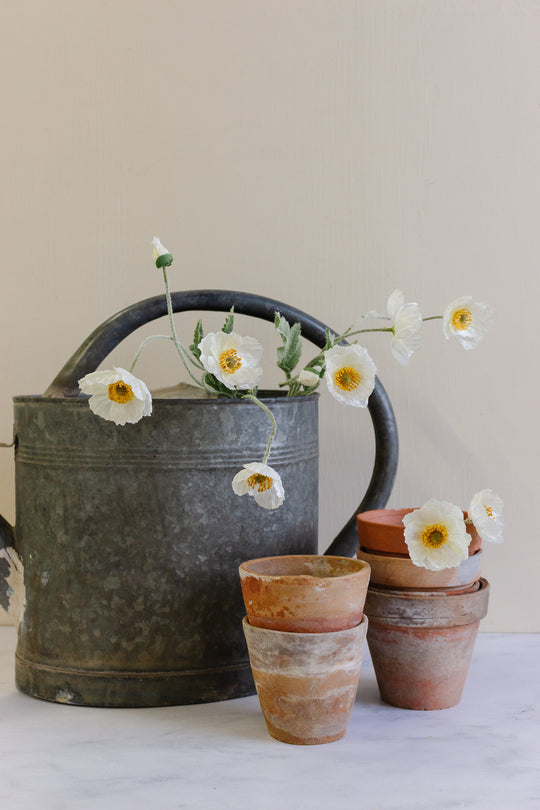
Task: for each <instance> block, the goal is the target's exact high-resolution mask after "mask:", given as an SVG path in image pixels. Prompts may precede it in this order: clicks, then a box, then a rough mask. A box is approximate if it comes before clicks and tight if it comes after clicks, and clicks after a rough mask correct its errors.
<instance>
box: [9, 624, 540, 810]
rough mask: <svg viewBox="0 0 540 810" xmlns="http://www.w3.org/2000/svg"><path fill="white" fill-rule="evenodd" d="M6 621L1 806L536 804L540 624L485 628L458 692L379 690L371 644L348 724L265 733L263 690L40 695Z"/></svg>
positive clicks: (201, 809) (308, 809)
mask: <svg viewBox="0 0 540 810" xmlns="http://www.w3.org/2000/svg"><path fill="white" fill-rule="evenodd" d="M14 648H15V631H14V630H13V629H12V628H8V627H1V628H0V808H2V810H4V808H6V810H7V808H16V810H27V808H28V809H29V808H32V810H34V808H38V809H39V810H90V809H91V810H94V809H97V808H99V810H139V808H140V810H142V808H145V810H146V808H152V810H169V809H171V810H172V809H173V808H174V810H176V809H177V808H178V810H180V808H182V809H183V808H186V809H187V810H214V808H215V810H218V809H219V810H243V809H244V808H251V810H318V809H319V808H332V810H349V808H350V810H353V808H354V810H409V809H410V810H413V808H414V810H423V808H430V810H431V809H432V808H437V810H454V808H482V810H499V808H500V810H526V809H528V808H530V810H532V809H533V808H534V810H538V808H540V716H539V698H540V678H539V673H540V635H502V634H493V635H491V634H480V635H479V636H478V639H477V642H476V647H475V652H474V655H473V661H472V663H471V668H470V670H469V677H468V681H467V684H466V686H465V691H464V693H463V697H462V700H461V703H460V704H459V705H458V706H456V707H454V708H452V709H445V710H443V711H435V712H414V711H407V710H404V709H396V708H393V707H391V706H388V705H386V704H384V703H382V702H381V700H380V698H379V694H378V690H377V685H376V682H375V677H374V674H373V669H372V666H371V662H370V660H369V655H366V657H365V660H364V664H363V668H362V673H361V676H360V686H359V689H358V697H357V702H356V705H355V708H354V711H353V716H352V718H351V722H350V724H349V728H348V732H347V736H346V737H345V738H344V739H342V740H339V741H337V742H333V743H329V744H327V745H317V746H294V745H286V744H284V743H280V742H278V741H276V740H274V739H272V738H271V737H269V736H268V734H267V731H266V727H265V724H264V720H263V718H262V715H261V713H260V710H259V704H258V700H257V698H256V697H248V698H241V699H239V700H231V701H225V702H223V703H213V704H205V705H199V706H176V707H170V708H162V709H94V708H82V707H77V706H65V705H60V704H53V703H46V702H44V701H40V700H36V699H34V698H30V697H27V696H26V695H22V694H19V693H18V692H17V690H16V688H15V685H14V678H13V653H14Z"/></svg>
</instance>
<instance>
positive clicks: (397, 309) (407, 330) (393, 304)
mask: <svg viewBox="0 0 540 810" xmlns="http://www.w3.org/2000/svg"><path fill="white" fill-rule="evenodd" d="M387 311H388V317H389V318H391V320H392V322H393V326H392V331H393V335H392V344H391V350H392V354H393V355H394V357H395V358H396V360H397V361H398V363H401V364H402V365H403V366H406V365H407V363H408V362H409V360H410V358H411V357H412V355H413V354H414V352H415V351H417V350H418V349H419V348H420V345H421V342H422V341H421V337H420V332H421V329H422V315H421V314H420V307H419V305H418V304H416V303H412V302H411V303H407V304H406V303H405V296H404V295H403V293H402V292H401V290H394V292H393V293H392V294H391V296H390V298H389V299H388V304H387Z"/></svg>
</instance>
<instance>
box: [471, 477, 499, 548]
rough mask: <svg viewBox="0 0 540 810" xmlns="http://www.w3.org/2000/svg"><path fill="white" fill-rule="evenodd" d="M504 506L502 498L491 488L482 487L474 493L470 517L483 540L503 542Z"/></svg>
mask: <svg viewBox="0 0 540 810" xmlns="http://www.w3.org/2000/svg"><path fill="white" fill-rule="evenodd" d="M503 506H504V504H503V500H502V498H501V497H500V496H499V495H497V494H496V493H495V492H493V490H491V489H482V490H480V492H477V493H476V494H475V495H473V497H472V500H471V505H470V506H469V517H470V518H471V520H472V522H473V525H474V528H475V529H476V531H477V532H478V534H479V535H480V537H481V538H482V540H486V541H488V542H491V543H502V541H503V531H504V520H503Z"/></svg>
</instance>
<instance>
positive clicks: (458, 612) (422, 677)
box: [366, 579, 489, 710]
mask: <svg viewBox="0 0 540 810" xmlns="http://www.w3.org/2000/svg"><path fill="white" fill-rule="evenodd" d="M488 600H489V583H488V582H487V580H485V579H481V580H480V587H479V588H478V590H476V591H472V592H470V593H461V594H452V595H439V594H438V595H435V596H433V595H428V594H396V593H394V592H391V591H386V590H383V589H376V588H374V589H371V588H370V590H369V592H368V597H367V600H366V610H368V611H369V617H370V618H369V621H370V626H369V632H368V645H369V650H370V653H371V659H372V661H373V668H374V670H375V675H376V677H377V683H378V686H379V691H380V693H381V697H382V699H383V700H385V701H386V702H387V703H391V704H392V705H394V706H399V707H400V708H402V709H417V710H419V709H424V710H433V709H447V708H449V707H450V706H455V705H456V704H457V703H459V701H460V700H461V695H462V692H463V687H464V686H465V681H466V679H467V672H468V669H469V663H470V660H471V657H472V651H473V647H474V642H475V639H476V634H477V632H478V626H479V624H480V620H481V619H483V618H484V616H485V615H486V614H487V606H488Z"/></svg>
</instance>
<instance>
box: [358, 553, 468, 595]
mask: <svg viewBox="0 0 540 810" xmlns="http://www.w3.org/2000/svg"><path fill="white" fill-rule="evenodd" d="M357 555H358V557H359V559H362V560H363V561H364V562H366V563H368V564H369V566H370V568H371V585H374V586H378V587H384V588H399V589H401V590H406V591H410V590H419V589H428V590H435V589H447V588H458V587H461V588H463V587H467V586H468V585H472V584H473V583H474V582H476V581H477V580H478V579H479V578H480V568H481V562H482V551H481V550H478V551H477V552H476V553H475V554H472V555H471V556H470V557H468V558H467V559H466V560H463V562H461V563H460V564H459V565H456V566H455V567H454V568H443V570H442V571H430V570H428V569H427V568H423V567H422V566H420V565H415V564H414V563H413V561H412V560H411V558H410V557H405V556H402V555H397V554H382V553H381V554H374V553H369V552H367V551H365V550H364V549H362V548H359V549H358V551H357Z"/></svg>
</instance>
